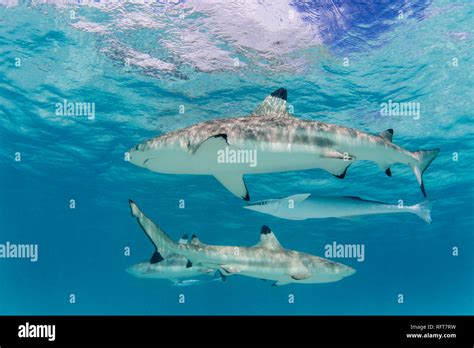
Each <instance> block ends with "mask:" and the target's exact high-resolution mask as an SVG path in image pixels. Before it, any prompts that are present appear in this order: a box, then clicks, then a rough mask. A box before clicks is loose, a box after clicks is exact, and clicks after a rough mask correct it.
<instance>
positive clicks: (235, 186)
mask: <svg viewBox="0 0 474 348" xmlns="http://www.w3.org/2000/svg"><path fill="white" fill-rule="evenodd" d="M214 177H215V178H216V179H217V181H219V182H220V183H221V184H222V186H224V187H225V188H226V189H228V190H229V191H230V192H232V193H233V194H234V195H236V196H237V197H240V198H242V199H244V200H246V201H250V196H249V192H248V190H247V186H246V185H245V181H244V177H243V176H242V174H239V173H223V174H214Z"/></svg>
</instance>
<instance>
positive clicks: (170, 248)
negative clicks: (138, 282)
mask: <svg viewBox="0 0 474 348" xmlns="http://www.w3.org/2000/svg"><path fill="white" fill-rule="evenodd" d="M128 202H129V204H130V210H131V213H132V216H133V217H136V218H137V221H138V224H139V225H140V227H141V228H142V229H143V231H144V232H145V233H146V235H147V236H148V238H150V240H151V242H152V243H153V245H154V246H155V249H156V251H157V252H158V255H160V257H164V258H167V257H168V256H169V255H170V254H173V252H174V249H175V248H176V243H175V242H173V240H172V239H171V238H170V237H168V235H167V234H166V233H165V232H164V231H163V230H162V229H161V228H160V227H159V226H157V225H155V223H154V222H153V221H151V220H150V219H149V218H148V217H147V216H146V215H145V214H143V212H142V211H141V210H140V208H138V206H137V205H136V204H135V202H133V201H132V200H131V199H129V200H128ZM157 258H158V257H155V260H156V259H157Z"/></svg>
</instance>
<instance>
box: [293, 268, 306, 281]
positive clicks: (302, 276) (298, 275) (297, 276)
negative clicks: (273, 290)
mask: <svg viewBox="0 0 474 348" xmlns="http://www.w3.org/2000/svg"><path fill="white" fill-rule="evenodd" d="M290 277H291V278H292V279H294V280H303V279H307V278H309V277H311V272H310V271H309V270H308V269H306V268H305V269H302V270H298V271H297V272H292V273H291V274H290Z"/></svg>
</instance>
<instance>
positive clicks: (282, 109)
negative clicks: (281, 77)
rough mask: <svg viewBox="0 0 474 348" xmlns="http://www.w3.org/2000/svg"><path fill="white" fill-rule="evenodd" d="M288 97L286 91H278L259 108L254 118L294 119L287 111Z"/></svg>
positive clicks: (254, 113) (254, 112)
mask: <svg viewBox="0 0 474 348" xmlns="http://www.w3.org/2000/svg"><path fill="white" fill-rule="evenodd" d="M287 97H288V92H287V91H286V89H284V88H279V89H277V90H276V91H274V92H273V93H272V94H270V95H269V96H268V97H266V98H265V100H264V101H263V102H262V103H261V104H260V105H259V106H257V108H256V109H255V110H254V111H253V113H252V116H271V117H292V116H291V115H290V114H289V113H288V111H287V110H286V100H287Z"/></svg>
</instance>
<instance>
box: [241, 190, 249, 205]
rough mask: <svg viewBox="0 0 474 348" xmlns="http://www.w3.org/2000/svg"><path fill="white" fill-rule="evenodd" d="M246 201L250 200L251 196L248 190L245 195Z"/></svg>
mask: <svg viewBox="0 0 474 348" xmlns="http://www.w3.org/2000/svg"><path fill="white" fill-rule="evenodd" d="M243 199H244V201H247V202H248V201H250V196H249V193H248V191H247V193H246V194H245V197H243Z"/></svg>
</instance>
